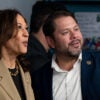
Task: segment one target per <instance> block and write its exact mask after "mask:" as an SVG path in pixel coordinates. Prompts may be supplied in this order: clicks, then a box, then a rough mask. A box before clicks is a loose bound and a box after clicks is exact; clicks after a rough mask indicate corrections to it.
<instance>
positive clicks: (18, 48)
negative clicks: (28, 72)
mask: <svg viewBox="0 0 100 100" xmlns="http://www.w3.org/2000/svg"><path fill="white" fill-rule="evenodd" d="M16 19H17V33H16V29H15V32H14V33H13V36H12V38H11V39H9V40H8V41H7V43H6V44H5V46H4V48H5V49H6V50H7V52H9V53H11V54H15V55H20V54H24V53H26V52H27V44H28V37H29V34H28V31H27V24H26V22H25V20H24V18H23V17H22V16H21V15H19V14H18V15H17V17H16Z"/></svg>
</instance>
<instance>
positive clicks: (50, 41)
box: [46, 36, 55, 48]
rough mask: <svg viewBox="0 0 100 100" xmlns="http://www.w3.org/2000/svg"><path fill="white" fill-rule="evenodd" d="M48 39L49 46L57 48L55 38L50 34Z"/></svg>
mask: <svg viewBox="0 0 100 100" xmlns="http://www.w3.org/2000/svg"><path fill="white" fill-rule="evenodd" d="M46 39H47V42H48V45H49V47H51V48H55V43H54V40H53V38H52V37H50V36H46Z"/></svg>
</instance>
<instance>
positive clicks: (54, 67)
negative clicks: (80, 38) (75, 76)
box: [51, 52, 82, 72]
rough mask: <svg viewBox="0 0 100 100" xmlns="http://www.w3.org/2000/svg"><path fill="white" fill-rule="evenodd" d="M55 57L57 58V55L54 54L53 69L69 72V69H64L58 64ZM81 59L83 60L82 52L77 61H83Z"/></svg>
mask: <svg viewBox="0 0 100 100" xmlns="http://www.w3.org/2000/svg"><path fill="white" fill-rule="evenodd" d="M55 59H56V55H55V54H54V55H53V57H52V64H51V68H53V69H54V70H55V71H57V72H68V71H66V70H62V69H61V68H60V67H59V66H58V64H57V63H56V61H55ZM81 61H82V52H81V53H80V55H79V57H78V59H77V61H76V62H81Z"/></svg>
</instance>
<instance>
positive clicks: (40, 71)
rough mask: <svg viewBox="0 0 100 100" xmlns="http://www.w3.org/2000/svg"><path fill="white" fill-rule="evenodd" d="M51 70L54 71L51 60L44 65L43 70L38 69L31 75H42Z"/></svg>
mask: <svg viewBox="0 0 100 100" xmlns="http://www.w3.org/2000/svg"><path fill="white" fill-rule="evenodd" d="M51 70H52V68H51V60H50V61H48V62H47V63H46V64H45V65H43V66H42V67H41V68H39V69H37V70H36V71H34V72H32V73H31V74H34V75H37V74H40V75H41V74H43V73H48V72H49V71H51ZM32 76H33V75H32Z"/></svg>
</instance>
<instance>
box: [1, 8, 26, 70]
mask: <svg viewBox="0 0 100 100" xmlns="http://www.w3.org/2000/svg"><path fill="white" fill-rule="evenodd" d="M18 14H19V15H21V16H22V14H21V13H20V12H19V11H18V10H16V9H4V10H0V59H1V58H2V52H1V49H2V46H3V45H5V43H7V41H8V40H9V39H10V38H12V36H13V33H14V31H15V29H17V19H16V17H17V15H18ZM22 17H23V16H22ZM23 18H24V17H23ZM24 20H25V18H24ZM25 22H26V20H25ZM16 34H17V30H16ZM18 59H19V62H21V63H22V61H21V59H23V56H21V55H20V56H19V57H18ZM23 65H24V64H23ZM24 67H25V66H23V69H24ZM25 69H26V68H25Z"/></svg>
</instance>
